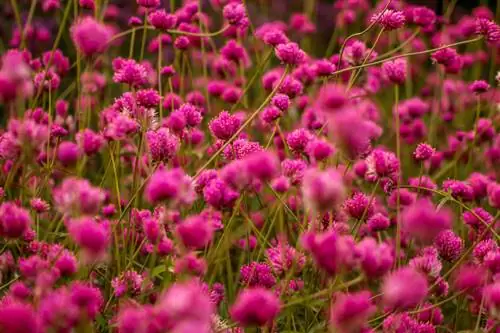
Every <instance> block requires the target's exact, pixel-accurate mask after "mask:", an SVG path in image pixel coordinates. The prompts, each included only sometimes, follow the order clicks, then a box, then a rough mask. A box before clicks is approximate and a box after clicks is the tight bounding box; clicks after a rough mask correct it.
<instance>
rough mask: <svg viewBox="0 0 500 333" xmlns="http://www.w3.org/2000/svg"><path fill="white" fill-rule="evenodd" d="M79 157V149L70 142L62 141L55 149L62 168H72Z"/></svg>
mask: <svg viewBox="0 0 500 333" xmlns="http://www.w3.org/2000/svg"><path fill="white" fill-rule="evenodd" d="M80 156H81V151H80V147H79V146H78V145H77V144H76V143H74V142H71V141H64V142H61V143H60V144H59V147H58V148H57V159H58V160H59V162H61V164H62V165H64V166H72V165H75V164H76V162H78V159H79V158H80Z"/></svg>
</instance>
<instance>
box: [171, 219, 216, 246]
mask: <svg viewBox="0 0 500 333" xmlns="http://www.w3.org/2000/svg"><path fill="white" fill-rule="evenodd" d="M176 231H177V234H178V235H179V238H180V239H181V241H182V244H184V246H185V247H187V248H192V249H202V248H204V247H205V246H207V245H208V244H209V243H210V241H211V240H212V237H213V233H214V227H213V225H212V223H211V220H210V219H207V218H205V217H204V216H202V215H194V216H190V217H188V218H186V219H185V220H184V221H182V222H181V223H180V224H178V225H177V228H176Z"/></svg>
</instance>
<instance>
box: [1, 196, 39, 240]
mask: <svg viewBox="0 0 500 333" xmlns="http://www.w3.org/2000/svg"><path fill="white" fill-rule="evenodd" d="M31 223H32V221H31V217H30V214H29V212H28V211H27V210H25V209H24V208H22V207H19V206H17V205H16V204H14V203H12V202H4V203H2V204H1V205H0V235H2V236H4V237H8V238H19V237H21V236H23V235H24V233H25V232H26V231H27V230H28V228H29V227H30V225H31Z"/></svg>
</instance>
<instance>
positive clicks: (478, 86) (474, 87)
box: [469, 80, 490, 95]
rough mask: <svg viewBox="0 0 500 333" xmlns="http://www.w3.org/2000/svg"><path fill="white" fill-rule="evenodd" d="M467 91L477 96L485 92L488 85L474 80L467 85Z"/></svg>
mask: <svg viewBox="0 0 500 333" xmlns="http://www.w3.org/2000/svg"><path fill="white" fill-rule="evenodd" d="M469 89H470V91H472V92H473V93H474V94H476V95H479V94H483V93H485V92H487V91H488V89H490V85H489V84H488V82H486V81H484V80H476V81H474V82H472V83H471V84H470V85H469Z"/></svg>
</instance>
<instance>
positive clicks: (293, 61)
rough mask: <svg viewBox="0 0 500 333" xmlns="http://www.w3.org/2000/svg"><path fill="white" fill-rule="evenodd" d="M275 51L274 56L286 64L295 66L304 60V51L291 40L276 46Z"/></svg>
mask: <svg viewBox="0 0 500 333" xmlns="http://www.w3.org/2000/svg"><path fill="white" fill-rule="evenodd" d="M275 53H276V57H278V59H279V60H280V61H281V62H282V63H284V64H286V65H291V66H297V65H300V64H302V63H303V62H304V61H305V60H306V53H305V52H304V51H302V50H301V49H300V47H299V45H298V44H297V43H293V42H290V43H286V44H280V45H278V46H276V49H275Z"/></svg>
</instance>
